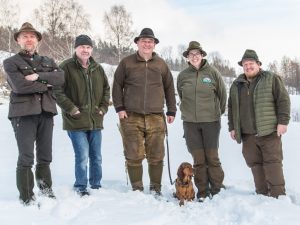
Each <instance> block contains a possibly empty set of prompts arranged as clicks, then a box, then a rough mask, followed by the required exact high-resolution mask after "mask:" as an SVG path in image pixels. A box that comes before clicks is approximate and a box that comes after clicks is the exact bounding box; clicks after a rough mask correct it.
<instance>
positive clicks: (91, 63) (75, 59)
mask: <svg viewBox="0 0 300 225" xmlns="http://www.w3.org/2000/svg"><path fill="white" fill-rule="evenodd" d="M73 59H74V62H75V63H76V65H77V66H78V67H79V68H81V67H82V66H81V64H80V62H79V60H78V58H77V56H76V54H75V53H74V55H73ZM97 66H98V63H96V61H95V60H94V58H93V57H92V56H91V57H90V58H89V67H88V68H89V69H90V68H94V67H97Z"/></svg>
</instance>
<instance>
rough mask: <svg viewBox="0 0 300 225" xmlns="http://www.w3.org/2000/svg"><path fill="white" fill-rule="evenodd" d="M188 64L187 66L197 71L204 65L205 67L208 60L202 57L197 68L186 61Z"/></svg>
mask: <svg viewBox="0 0 300 225" xmlns="http://www.w3.org/2000/svg"><path fill="white" fill-rule="evenodd" d="M188 64H189V67H190V68H192V69H193V70H196V71H199V70H202V69H204V68H205V67H207V65H208V62H207V60H206V59H202V60H201V64H200V68H199V69H197V68H196V67H194V66H193V65H192V64H191V63H190V62H188Z"/></svg>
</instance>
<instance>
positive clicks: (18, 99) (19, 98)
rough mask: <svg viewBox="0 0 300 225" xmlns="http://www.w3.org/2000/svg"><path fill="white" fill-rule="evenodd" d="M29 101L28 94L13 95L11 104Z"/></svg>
mask: <svg viewBox="0 0 300 225" xmlns="http://www.w3.org/2000/svg"><path fill="white" fill-rule="evenodd" d="M28 101H30V97H27V96H16V95H12V96H11V98H10V103H11V104H17V103H23V102H28Z"/></svg>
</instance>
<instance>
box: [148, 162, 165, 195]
mask: <svg viewBox="0 0 300 225" xmlns="http://www.w3.org/2000/svg"><path fill="white" fill-rule="evenodd" d="M162 172H163V162H159V163H158V164H156V165H151V164H149V165H148V173H149V177H150V191H155V193H156V194H158V195H161V178H162Z"/></svg>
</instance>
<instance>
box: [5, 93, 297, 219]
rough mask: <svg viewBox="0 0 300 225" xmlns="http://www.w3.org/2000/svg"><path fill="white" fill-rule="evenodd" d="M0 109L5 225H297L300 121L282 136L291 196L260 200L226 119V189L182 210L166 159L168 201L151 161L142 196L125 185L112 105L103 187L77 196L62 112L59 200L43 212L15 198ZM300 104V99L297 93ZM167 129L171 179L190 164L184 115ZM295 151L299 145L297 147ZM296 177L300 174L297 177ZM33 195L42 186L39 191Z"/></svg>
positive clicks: (9, 142) (11, 142)
mask: <svg viewBox="0 0 300 225" xmlns="http://www.w3.org/2000/svg"><path fill="white" fill-rule="evenodd" d="M1 101H2V102H4V104H3V105H0V122H1V126H0V143H1V146H2V147H1V150H0V181H1V189H0V190H1V191H0V225H20V224H23V225H142V224H143V225H168V224H170V225H182V224H185V225H193V224H195V225H299V223H300V180H298V178H299V174H298V172H297V171H299V168H298V165H299V159H300V151H299V146H300V138H299V131H300V123H299V122H298V123H295V122H292V123H291V124H290V125H289V128H288V133H287V134H286V135H285V136H284V138H283V146H284V147H283V148H284V174H285V179H286V189H287V194H288V195H287V196H285V197H280V199H273V198H269V197H265V196H260V195H255V193H254V184H253V180H252V175H251V173H250V169H248V168H247V167H246V165H245V162H244V159H243V157H242V153H241V145H238V144H236V143H235V142H234V141H232V140H231V139H230V137H229V133H228V131H227V129H228V128H227V118H226V117H222V130H221V137H220V150H219V151H220V159H221V162H222V166H223V169H224V172H225V181H224V183H225V185H226V186H227V189H226V190H222V191H221V193H220V194H219V195H217V196H215V197H214V198H213V199H212V200H206V201H205V202H204V203H198V202H189V203H187V204H185V205H184V206H183V207H179V205H178V201H177V200H176V199H174V198H173V197H172V193H173V192H174V190H175V187H174V186H172V185H170V182H169V177H168V172H167V171H168V170H167V164H166V162H167V160H166V159H165V166H164V174H163V189H162V193H163V197H162V198H161V199H159V200H158V199H156V198H154V197H153V196H152V195H151V194H150V193H149V191H148V188H149V179H148V175H147V164H146V163H145V164H144V184H145V192H144V193H140V192H132V191H131V188H130V186H128V185H127V178H126V173H125V168H124V157H123V152H122V151H123V150H122V143H121V138H120V134H119V132H118V129H117V123H118V120H117V115H116V114H115V112H114V109H113V108H112V107H110V109H109V112H108V114H107V115H106V116H105V121H104V126H105V129H104V131H103V145H102V155H103V180H102V185H103V188H102V189H100V190H91V195H90V196H89V197H84V198H80V197H78V196H77V195H76V194H74V192H73V191H72V185H73V182H74V156H73V150H72V146H71V142H70V141H69V139H68V137H67V134H66V132H65V131H63V130H62V120H61V115H58V116H56V117H55V126H54V139H53V163H52V164H51V168H52V176H53V189H54V191H55V194H56V196H57V199H56V200H51V199H45V198H42V197H39V196H37V200H38V201H39V202H40V203H41V207H40V208H38V207H37V206H36V205H33V206H29V207H24V206H22V205H21V204H20V203H19V201H18V191H17V188H16V185H15V170H16V160H17V146H16V142H15V139H14V134H13V130H12V127H11V125H10V122H9V120H8V119H7V111H8V102H7V101H3V100H1ZM292 102H293V106H294V107H295V104H297V106H296V108H300V107H299V102H300V97H296V96H292ZM168 129H169V146H170V160H171V173H172V178H173V179H175V178H176V177H175V175H176V171H177V167H178V166H179V164H180V163H181V162H183V161H189V162H192V158H191V156H190V155H189V154H188V153H187V150H186V147H185V143H184V139H183V138H182V135H183V130H182V122H181V120H180V113H178V114H177V117H176V120H175V122H174V123H173V124H172V125H169V126H168ZM297 146H298V147H297ZM297 174H298V175H297ZM35 193H37V189H36V188H35Z"/></svg>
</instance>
